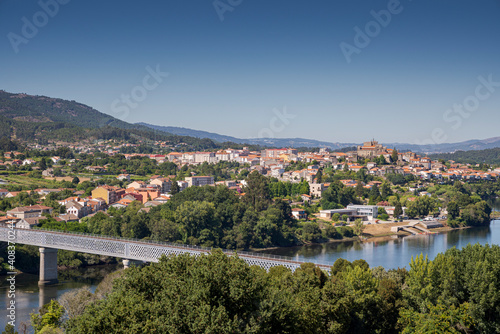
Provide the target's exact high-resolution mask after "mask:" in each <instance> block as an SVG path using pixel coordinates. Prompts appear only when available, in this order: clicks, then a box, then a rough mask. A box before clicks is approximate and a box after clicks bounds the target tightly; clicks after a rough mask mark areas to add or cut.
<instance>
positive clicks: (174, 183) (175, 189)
mask: <svg viewBox="0 0 500 334" xmlns="http://www.w3.org/2000/svg"><path fill="white" fill-rule="evenodd" d="M179 191H180V187H179V184H178V183H177V181H175V180H173V181H172V186H171V187H170V194H171V195H175V194H177V193H178V192H179Z"/></svg>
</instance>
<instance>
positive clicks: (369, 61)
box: [0, 0, 500, 143]
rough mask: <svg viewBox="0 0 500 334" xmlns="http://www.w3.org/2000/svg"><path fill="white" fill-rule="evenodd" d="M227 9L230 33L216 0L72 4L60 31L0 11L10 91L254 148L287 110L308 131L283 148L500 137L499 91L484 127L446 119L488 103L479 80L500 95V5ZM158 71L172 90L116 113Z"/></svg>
mask: <svg viewBox="0 0 500 334" xmlns="http://www.w3.org/2000/svg"><path fill="white" fill-rule="evenodd" d="M54 1H55V0H54ZM60 1H61V2H62V0H60ZM46 2H47V3H50V1H48V0H46ZM238 2H241V4H239V5H238ZM220 3H223V4H228V3H233V4H236V6H231V9H232V11H226V12H224V13H223V18H224V20H223V21H221V19H220V16H219V15H218V13H217V11H216V9H215V8H214V4H213V0H203V1H201V0H191V1H185V0H184V1H183V0H177V1H172V0H164V1H128V0H122V1H94V0H88V1H77V0H72V1H69V2H68V3H67V4H63V5H60V6H59V9H58V12H57V13H56V14H55V15H53V17H51V16H49V15H46V14H43V13H40V11H42V10H43V9H42V7H41V6H40V4H39V3H38V2H37V1H18V0H0V32H1V35H0V89H4V90H6V91H8V92H25V93H29V94H38V95H47V96H51V97H60V98H64V99H71V100H76V101H79V102H82V103H85V104H88V105H90V106H92V107H94V108H96V109H97V110H99V111H101V112H104V113H108V114H111V115H113V116H116V117H119V118H121V119H123V120H125V121H128V122H141V121H142V122H149V123H154V124H158V125H170V126H183V127H189V128H193V129H199V130H206V131H212V132H218V133H221V134H226V135H232V136H237V137H243V138H248V137H257V136H258V135H259V133H262V129H265V128H270V127H271V125H270V124H271V123H272V120H273V118H274V117H275V114H274V113H273V110H274V109H279V110H282V109H283V108H284V107H285V106H286V109H287V112H288V113H289V114H293V115H295V118H293V119H290V120H289V122H288V124H285V125H284V126H281V125H282V124H281V123H280V122H276V123H275V125H276V127H274V130H275V131H273V135H274V136H275V137H303V138H313V139H318V140H327V141H334V142H337V141H338V142H351V141H353V142H361V141H364V140H368V139H371V138H372V137H375V138H377V139H379V140H380V141H385V142H394V141H397V142H409V143H416V142H419V141H424V140H427V139H429V138H432V136H431V133H432V131H435V129H436V128H440V129H441V130H442V131H441V132H440V134H439V136H437V137H438V138H441V139H440V140H441V141H442V138H443V137H444V138H445V139H446V140H445V141H447V142H454V141H462V140H467V139H471V138H479V139H482V138H487V137H494V136H500V129H499V126H498V124H500V87H498V86H497V87H493V89H492V90H493V91H492V92H490V94H489V95H488V97H486V98H484V97H482V99H481V100H480V101H479V102H480V103H479V105H477V106H474V105H473V106H472V107H470V109H472V111H471V112H470V113H467V114H462V115H460V114H458V113H457V112H451V113H448V114H445V112H446V110H447V109H449V108H451V107H452V106H453V104H455V103H462V102H464V100H467V99H468V100H467V101H468V102H470V103H472V104H473V103H474V98H472V99H471V97H474V95H475V90H476V87H477V86H478V85H479V84H480V81H478V77H479V76H483V77H484V78H485V79H487V78H488V76H489V75H492V78H493V81H495V82H500V43H499V41H500V1H499V0H484V1H480V2H478V1H469V0H467V1H464V0H443V1H432V0H413V1H410V0H402V1H401V2H400V4H399V6H395V5H394V4H392V5H390V3H391V1H354V0H336V1H331V0H317V1H313V2H307V1H291V0H287V1H285V0H281V1H272V0H271V1H270V0H267V1H264V0H243V1H237V0H220ZM391 6H392V7H391ZM388 7H391V9H393V11H394V13H393V14H391V21H390V22H389V23H388V24H384V25H385V26H381V25H380V24H378V26H377V25H374V24H373V22H372V23H370V22H371V21H374V20H375V19H374V17H373V15H372V14H371V11H375V12H379V11H381V10H387V9H388ZM49 9H50V10H54V8H53V6H52V7H49ZM396 12H397V13H396ZM44 15H45V16H44ZM23 17H24V18H26V20H27V21H28V22H29V23H30V24H32V23H38V25H39V26H40V27H39V28H37V29H38V32H36V33H35V34H33V32H32V31H28V30H29V29H24V30H25V32H24V33H25V34H26V33H28V36H27V37H29V38H26V39H25V40H24V42H22V43H21V42H19V39H16V41H17V43H18V44H17V46H16V47H17V49H18V52H15V48H16V47H13V42H12V39H13V37H12V36H14V35H16V36H19V37H21V38H25V37H23V25H25V23H24V22H23ZM45 18H48V20H46V21H47V22H44V19H45ZM36 20H38V21H36ZM35 21H36V22H35ZM367 24H368V27H369V28H371V29H374V30H371V31H370V33H371V35H372V36H373V37H369V38H370V43H369V44H368V45H367V46H365V45H361V44H359V43H358V46H360V47H359V48H358V50H357V51H358V53H353V54H351V57H350V58H351V61H350V63H348V62H347V61H346V57H345V56H344V54H343V52H342V50H341V47H340V45H341V43H342V42H344V43H347V44H350V45H352V46H356V44H355V41H354V39H355V35H356V32H355V27H359V28H360V29H361V30H362V31H364V30H365V28H366V26H367ZM377 27H379V28H380V29H378V30H379V31H377ZM30 33H31V35H30ZM32 35H34V36H32ZM9 36H10V37H9ZM358 42H359V41H358ZM14 44H15V43H14ZM344 45H345V44H344ZM157 64H159V66H160V70H161V71H163V72H168V73H169V76H168V77H166V78H164V79H163V82H161V83H160V84H159V85H158V87H156V88H154V89H152V90H150V91H148V92H147V97H146V98H145V99H144V100H142V101H135V102H137V106H136V107H135V108H128V109H129V112H117V111H118V109H117V106H123V105H124V104H122V102H120V103H118V104H115V107H114V108H113V107H112V105H113V102H114V101H116V100H117V99H118V102H119V99H120V98H121V96H122V94H130V93H131V92H132V91H133V90H134V89H136V92H139V91H140V90H137V87H138V86H139V87H140V86H142V85H143V79H144V78H145V76H146V75H147V74H148V72H147V70H146V67H148V66H150V67H151V68H155V67H156V66H157ZM148 83H149V84H153V83H154V82H153V81H148ZM498 85H500V84H498ZM490 88H491V87H490ZM143 91H144V90H143ZM480 93H481V94H483V95H481V96H484V94H486V93H488V91H487V90H486V88H481V89H480ZM477 101H478V99H476V102H477ZM132 102H134V101H132ZM121 110H123V109H121ZM443 115H445V116H446V117H447V119H448V121H445V120H444V119H443ZM457 117H458V118H459V120H457ZM459 122H461V123H460V124H459ZM435 138H436V136H435V137H434V139H435Z"/></svg>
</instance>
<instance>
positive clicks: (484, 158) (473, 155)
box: [429, 147, 500, 165]
mask: <svg viewBox="0 0 500 334" xmlns="http://www.w3.org/2000/svg"><path fill="white" fill-rule="evenodd" d="M429 157H430V158H431V159H443V160H446V161H448V160H453V161H456V162H459V163H463V164H467V163H470V164H477V163H478V162H479V161H481V162H483V163H486V164H491V165H499V164H500V148H498V147H496V148H490V149H485V150H473V151H456V152H454V153H440V154H432V155H429Z"/></svg>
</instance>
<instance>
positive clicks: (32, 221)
mask: <svg viewBox="0 0 500 334" xmlns="http://www.w3.org/2000/svg"><path fill="white" fill-rule="evenodd" d="M42 219H45V217H33V218H21V220H19V221H18V222H17V223H16V225H15V226H16V228H24V229H28V230H29V229H31V228H32V227H33V226H37V225H38V224H40V220H42Z"/></svg>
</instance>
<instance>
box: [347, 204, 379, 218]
mask: <svg viewBox="0 0 500 334" xmlns="http://www.w3.org/2000/svg"><path fill="white" fill-rule="evenodd" d="M347 209H348V210H355V211H356V215H358V216H363V217H366V218H368V219H374V218H377V215H378V206H376V205H348V206H347Z"/></svg>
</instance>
